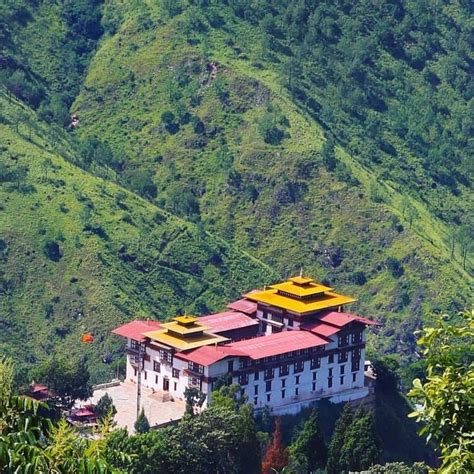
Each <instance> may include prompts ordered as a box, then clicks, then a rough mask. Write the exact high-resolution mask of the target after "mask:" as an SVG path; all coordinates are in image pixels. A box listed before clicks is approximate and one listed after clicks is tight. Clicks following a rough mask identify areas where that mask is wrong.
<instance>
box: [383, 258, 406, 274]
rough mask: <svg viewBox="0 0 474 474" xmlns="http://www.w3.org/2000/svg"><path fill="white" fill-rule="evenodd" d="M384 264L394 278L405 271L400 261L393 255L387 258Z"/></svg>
mask: <svg viewBox="0 0 474 474" xmlns="http://www.w3.org/2000/svg"><path fill="white" fill-rule="evenodd" d="M385 264H386V265H387V268H388V270H389V271H390V273H391V274H392V276H394V277H395V278H400V277H401V276H402V275H403V274H404V273H405V270H404V269H403V267H402V265H401V263H400V262H399V261H398V260H397V259H396V258H394V257H389V258H387V261H386V262H385Z"/></svg>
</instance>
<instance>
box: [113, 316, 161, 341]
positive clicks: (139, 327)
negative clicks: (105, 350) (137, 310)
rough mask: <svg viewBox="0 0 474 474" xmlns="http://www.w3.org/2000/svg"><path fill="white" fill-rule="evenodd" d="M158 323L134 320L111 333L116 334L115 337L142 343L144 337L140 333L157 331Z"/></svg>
mask: <svg viewBox="0 0 474 474" xmlns="http://www.w3.org/2000/svg"><path fill="white" fill-rule="evenodd" d="M160 325H161V324H160V322H159V321H151V320H147V321H143V320H139V319H136V320H135V321H130V322H129V323H127V324H124V325H123V326H119V327H118V328H115V329H114V330H113V331H112V332H113V333H114V334H117V336H122V337H126V338H127V339H133V340H134V341H140V342H143V341H144V340H145V337H144V336H143V334H142V333H144V332H147V331H153V329H158V328H159V327H160Z"/></svg>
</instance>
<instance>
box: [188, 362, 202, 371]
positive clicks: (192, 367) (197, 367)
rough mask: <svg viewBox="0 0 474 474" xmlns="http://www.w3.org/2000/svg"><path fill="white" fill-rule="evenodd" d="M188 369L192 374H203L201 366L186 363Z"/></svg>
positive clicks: (194, 363)
mask: <svg viewBox="0 0 474 474" xmlns="http://www.w3.org/2000/svg"><path fill="white" fill-rule="evenodd" d="M188 369H189V370H191V371H192V372H197V373H198V374H203V373H204V366H203V365H201V364H196V362H188Z"/></svg>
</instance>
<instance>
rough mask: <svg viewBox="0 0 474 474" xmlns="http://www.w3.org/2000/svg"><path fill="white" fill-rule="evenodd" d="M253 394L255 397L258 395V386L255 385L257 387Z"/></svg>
mask: <svg viewBox="0 0 474 474" xmlns="http://www.w3.org/2000/svg"><path fill="white" fill-rule="evenodd" d="M253 394H254V395H258V385H255V386H254V387H253Z"/></svg>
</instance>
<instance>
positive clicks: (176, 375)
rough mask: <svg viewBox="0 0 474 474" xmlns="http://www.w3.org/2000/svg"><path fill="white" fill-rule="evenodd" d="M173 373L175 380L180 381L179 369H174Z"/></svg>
mask: <svg viewBox="0 0 474 474" xmlns="http://www.w3.org/2000/svg"><path fill="white" fill-rule="evenodd" d="M172 373H173V378H174V379H179V369H173V370H172Z"/></svg>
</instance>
